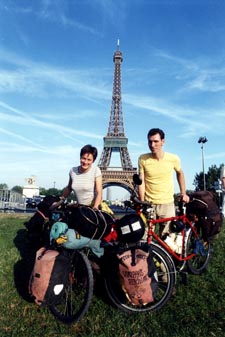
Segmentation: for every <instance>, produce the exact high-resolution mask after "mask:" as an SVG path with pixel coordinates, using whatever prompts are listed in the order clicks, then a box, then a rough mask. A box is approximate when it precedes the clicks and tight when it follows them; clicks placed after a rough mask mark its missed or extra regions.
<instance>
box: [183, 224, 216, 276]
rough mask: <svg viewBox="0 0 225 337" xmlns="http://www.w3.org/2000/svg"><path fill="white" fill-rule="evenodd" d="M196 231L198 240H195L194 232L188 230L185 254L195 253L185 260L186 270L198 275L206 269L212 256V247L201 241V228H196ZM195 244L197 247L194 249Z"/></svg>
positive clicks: (208, 243)
mask: <svg viewBox="0 0 225 337" xmlns="http://www.w3.org/2000/svg"><path fill="white" fill-rule="evenodd" d="M196 229H197V232H198V235H199V240H198V239H196V236H195V234H194V232H193V231H192V230H189V233H188V236H187V243H186V248H185V250H186V251H185V254H186V256H188V255H190V254H193V253H195V255H194V256H193V257H192V258H191V259H190V260H187V268H188V270H189V272H190V273H191V274H194V275H200V274H202V273H203V272H204V271H205V270H206V269H207V267H208V264H209V261H210V259H211V255H212V245H211V243H210V242H208V241H205V240H203V238H202V228H201V227H198V228H196ZM196 244H198V247H196Z"/></svg>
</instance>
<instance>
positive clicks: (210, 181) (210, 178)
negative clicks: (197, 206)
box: [194, 164, 223, 191]
mask: <svg viewBox="0 0 225 337" xmlns="http://www.w3.org/2000/svg"><path fill="white" fill-rule="evenodd" d="M222 166H223V164H220V166H219V167H217V166H216V165H212V166H210V167H209V169H208V172H207V173H205V184H206V189H207V190H211V189H213V188H214V184H215V182H217V181H218V179H219V178H220V171H221V168H222ZM203 178H204V177H203V172H200V173H196V175H195V179H194V185H195V190H196V191H198V190H203V189H204V179H203Z"/></svg>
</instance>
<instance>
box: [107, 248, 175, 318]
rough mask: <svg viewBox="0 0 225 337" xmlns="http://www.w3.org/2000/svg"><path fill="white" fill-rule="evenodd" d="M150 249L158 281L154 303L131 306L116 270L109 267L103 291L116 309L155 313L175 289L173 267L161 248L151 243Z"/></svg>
mask: <svg viewBox="0 0 225 337" xmlns="http://www.w3.org/2000/svg"><path fill="white" fill-rule="evenodd" d="M151 248H152V254H153V260H154V263H155V268H156V274H157V275H156V279H157V281H158V289H157V294H156V296H155V298H154V302H151V303H148V304H145V305H134V304H132V303H131V302H130V301H129V299H128V298H127V296H126V293H125V292H124V291H123V289H122V284H121V282H120V277H119V274H118V268H116V267H115V268H114V266H110V268H109V269H108V270H107V273H106V275H105V277H104V283H105V289H106V292H107V294H108V296H109V298H110V300H111V301H112V303H113V304H114V305H115V306H116V307H118V308H119V309H121V310H123V311H125V312H129V313H136V312H145V311H156V310H158V309H160V308H162V307H163V306H164V305H165V304H166V303H167V302H168V300H169V299H170V297H171V295H172V292H173V289H174V287H175V273H176V271H175V267H174V265H173V264H172V263H171V260H170V258H169V257H168V256H167V254H166V252H165V251H164V250H162V248H161V247H159V246H158V245H156V244H153V243H152V245H151Z"/></svg>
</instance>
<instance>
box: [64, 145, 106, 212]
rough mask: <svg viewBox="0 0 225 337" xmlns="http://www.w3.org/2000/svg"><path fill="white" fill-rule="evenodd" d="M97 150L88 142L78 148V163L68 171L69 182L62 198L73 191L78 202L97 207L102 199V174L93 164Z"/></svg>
mask: <svg viewBox="0 0 225 337" xmlns="http://www.w3.org/2000/svg"><path fill="white" fill-rule="evenodd" d="M97 155H98V150H97V149H96V147H94V146H92V145H90V144H88V145H85V146H84V147H83V148H82V149H81V150H80V165H79V166H76V167H73V168H72V169H71V170H70V172H69V182H68V185H67V187H66V188H65V189H64V191H63V194H62V198H64V199H65V198H67V197H68V195H69V194H70V193H71V192H72V191H74V193H75V195H76V200H77V202H78V204H82V205H92V206H93V208H99V205H100V203H101V201H102V174H101V170H100V168H99V167H98V166H93V165H92V164H93V163H94V161H95V159H96V158H97Z"/></svg>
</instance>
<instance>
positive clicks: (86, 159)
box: [80, 153, 94, 171]
mask: <svg viewBox="0 0 225 337" xmlns="http://www.w3.org/2000/svg"><path fill="white" fill-rule="evenodd" d="M93 162H94V158H93V155H92V154H91V153H85V154H83V156H82V157H80V166H81V169H82V171H87V170H88V169H89V168H90V167H91V165H92V163H93Z"/></svg>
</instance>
